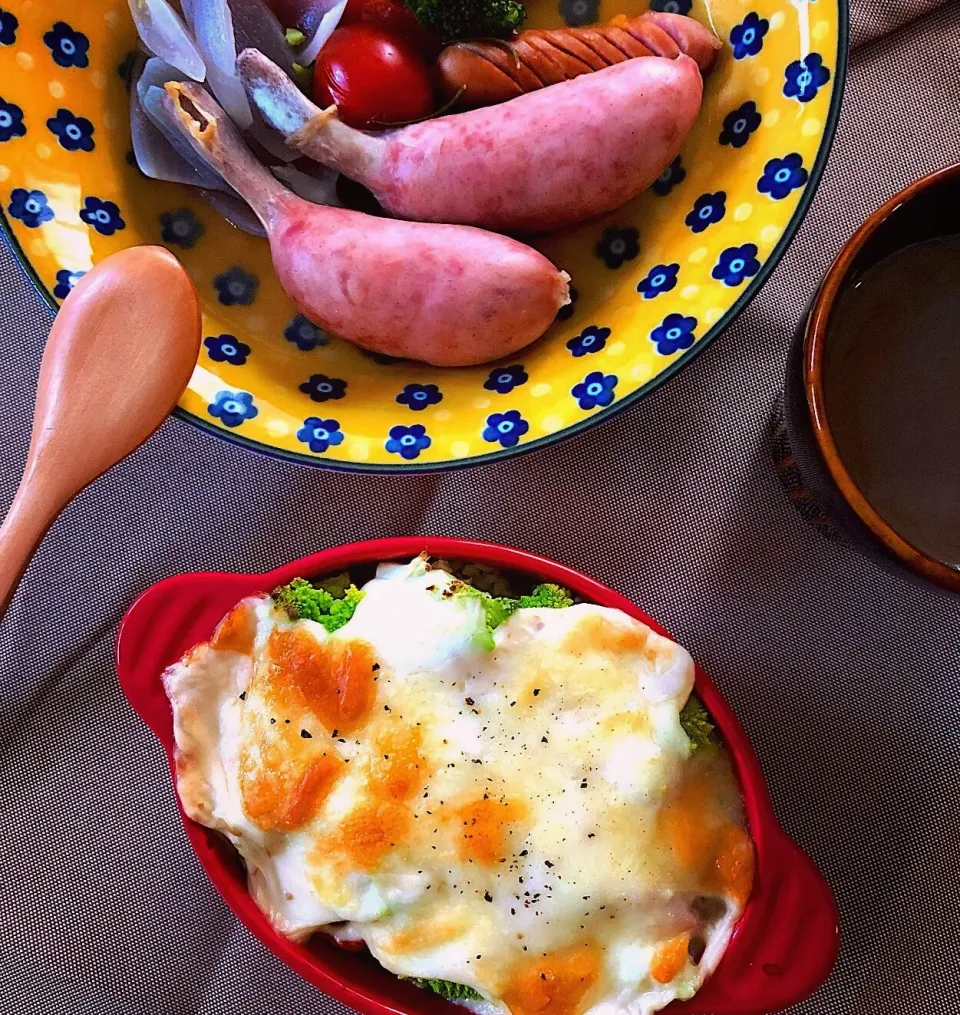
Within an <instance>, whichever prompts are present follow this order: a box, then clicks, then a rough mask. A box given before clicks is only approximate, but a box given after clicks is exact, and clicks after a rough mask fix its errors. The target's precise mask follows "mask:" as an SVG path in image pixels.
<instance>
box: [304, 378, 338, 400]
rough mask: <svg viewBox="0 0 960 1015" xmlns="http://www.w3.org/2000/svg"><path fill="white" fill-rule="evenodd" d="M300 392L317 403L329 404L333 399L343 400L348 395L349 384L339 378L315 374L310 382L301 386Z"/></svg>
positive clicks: (307, 381) (305, 382)
mask: <svg viewBox="0 0 960 1015" xmlns="http://www.w3.org/2000/svg"><path fill="white" fill-rule="evenodd" d="M300 390H301V391H302V392H303V393H304V394H305V395H309V396H310V397H311V398H312V399H313V400H314V401H315V402H329V401H330V399H331V398H334V399H336V398H343V396H344V395H346V393H347V382H346V381H342V380H341V379H340V378H339V377H327V375H326V374H313V375H311V377H310V379H309V380H306V381H304V382H303V384H301V385H300Z"/></svg>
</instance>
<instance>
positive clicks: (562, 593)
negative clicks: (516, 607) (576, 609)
mask: <svg viewBox="0 0 960 1015" xmlns="http://www.w3.org/2000/svg"><path fill="white" fill-rule="evenodd" d="M518 602H519V604H520V607H521V609H524V610H527V609H530V607H533V606H545V607H548V608H549V609H551V610H562V609H565V608H566V607H567V606H573V597H572V596H571V595H570V593H569V592H568V591H567V590H566V589H564V588H561V587H560V586H559V585H553V584H551V583H548V584H546V585H538V586H537V587H536V588H535V589H534V590H533V592H531V593H530V595H529V596H521V597H520V599H519V600H518Z"/></svg>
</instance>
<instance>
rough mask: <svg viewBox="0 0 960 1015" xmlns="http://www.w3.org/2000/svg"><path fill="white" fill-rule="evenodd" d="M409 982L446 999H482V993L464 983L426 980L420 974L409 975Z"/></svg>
mask: <svg viewBox="0 0 960 1015" xmlns="http://www.w3.org/2000/svg"><path fill="white" fill-rule="evenodd" d="M410 982H411V983H412V984H414V985H415V986H417V987H420V988H422V989H423V990H432V991H433V993H434V994H439V995H440V996H441V997H445V998H446V999H447V1000H448V1001H482V1000H483V995H482V994H479V993H477V991H475V990H474V989H473V987H468V986H467V985H466V984H465V983H453V982H452V981H450V980H427V979H424V978H423V977H422V976H411V977H410Z"/></svg>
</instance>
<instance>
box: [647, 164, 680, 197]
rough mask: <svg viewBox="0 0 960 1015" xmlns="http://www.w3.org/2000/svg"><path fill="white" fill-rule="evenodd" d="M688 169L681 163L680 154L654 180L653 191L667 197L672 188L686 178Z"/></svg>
mask: <svg viewBox="0 0 960 1015" xmlns="http://www.w3.org/2000/svg"><path fill="white" fill-rule="evenodd" d="M686 175H687V171H686V169H684V168H683V166H682V165H681V164H680V156H679V155H678V156H677V157H676V158H675V159H674V160H673V162H671V163H670V165H669V166H667V168H666V169H664V171H663V172H662V173H661V174H660V175H659V176H658V177H657V178H656V179H655V180H654V181H653V192H654V194H656V195H657V196H658V197H666V196H667V194H669V193H670V191H671V190H673V188H674V187H675V186H676V185H677V184H678V183H682V182H683V181H684V179H685V178H686Z"/></svg>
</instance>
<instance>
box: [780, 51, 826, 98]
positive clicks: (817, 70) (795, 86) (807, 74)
mask: <svg viewBox="0 0 960 1015" xmlns="http://www.w3.org/2000/svg"><path fill="white" fill-rule="evenodd" d="M784 78H785V80H784V83H783V94H784V95H785V96H786V97H787V98H788V99H798V100H799V101H800V102H809V101H810V100H811V99H814V98H816V95H817V92H818V91H820V89H821V88H822V87H823V86H824V85H825V84H826V83H827V82H828V81H829V80H830V71H829V70H827V68H826V67H824V66H823V57H822V56H821V55H820V54H819V53H808V54H807V56H805V57H804V58H803V59H802V60H794V61H793V63H791V64H788V65H787V69H786V71H784Z"/></svg>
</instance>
